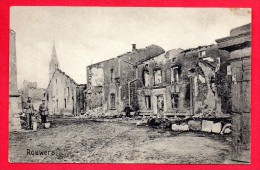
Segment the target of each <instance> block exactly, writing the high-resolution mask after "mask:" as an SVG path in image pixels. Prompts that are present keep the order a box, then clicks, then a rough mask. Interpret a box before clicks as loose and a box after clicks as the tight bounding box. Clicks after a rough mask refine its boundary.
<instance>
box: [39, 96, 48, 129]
mask: <svg viewBox="0 0 260 170" xmlns="http://www.w3.org/2000/svg"><path fill="white" fill-rule="evenodd" d="M47 111H48V108H47V106H46V104H45V100H42V104H41V105H40V106H39V113H40V115H41V123H42V124H43V125H44V124H45V123H46V118H47V115H48V112H47Z"/></svg>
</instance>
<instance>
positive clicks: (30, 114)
mask: <svg viewBox="0 0 260 170" xmlns="http://www.w3.org/2000/svg"><path fill="white" fill-rule="evenodd" d="M23 109H24V113H25V116H26V129H27V130H32V129H33V122H35V123H37V120H38V117H39V115H40V117H41V124H42V125H44V124H45V123H46V122H47V116H48V107H47V105H46V103H45V100H42V103H41V104H40V106H39V115H38V113H37V110H35V109H34V106H33V102H32V98H31V97H28V99H27V102H26V103H25V104H24V106H23Z"/></svg>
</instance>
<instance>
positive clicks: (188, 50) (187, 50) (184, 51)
mask: <svg viewBox="0 0 260 170" xmlns="http://www.w3.org/2000/svg"><path fill="white" fill-rule="evenodd" d="M212 46H214V44H211V45H204V46H198V47H196V48H188V49H186V50H183V51H182V52H181V53H187V52H193V51H199V50H201V49H206V48H208V47H212Z"/></svg>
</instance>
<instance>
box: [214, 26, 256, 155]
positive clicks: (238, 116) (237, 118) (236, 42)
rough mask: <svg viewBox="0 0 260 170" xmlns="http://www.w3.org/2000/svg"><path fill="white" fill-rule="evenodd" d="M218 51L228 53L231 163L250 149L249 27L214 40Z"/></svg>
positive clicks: (238, 29)
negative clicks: (221, 50) (245, 150)
mask: <svg viewBox="0 0 260 170" xmlns="http://www.w3.org/2000/svg"><path fill="white" fill-rule="evenodd" d="M216 42H217V43H218V48H220V49H223V50H227V51H228V52H230V58H229V65H228V70H229V72H230V75H231V81H232V82H231V104H232V110H231V113H232V126H233V127H232V128H233V133H232V134H233V139H234V140H233V146H234V151H235V152H234V153H235V154H234V155H233V157H234V159H236V158H239V157H240V154H241V150H242V149H249V148H250V117H251V116H250V113H251V108H250V93H251V88H250V86H251V24H247V25H243V26H241V27H237V28H234V29H232V30H231V31H230V36H228V37H224V38H221V39H218V40H216Z"/></svg>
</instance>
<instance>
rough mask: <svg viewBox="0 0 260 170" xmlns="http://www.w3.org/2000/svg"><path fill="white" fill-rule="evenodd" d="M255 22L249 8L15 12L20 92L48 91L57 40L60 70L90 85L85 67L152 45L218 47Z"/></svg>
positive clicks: (13, 23) (35, 9)
mask: <svg viewBox="0 0 260 170" xmlns="http://www.w3.org/2000/svg"><path fill="white" fill-rule="evenodd" d="M250 22H251V12H250V10H249V9H228V8H226V9H220V8H214V9H212V8H211V9H209V8H208V9H205V8H204V9H202V8H196V9H195V8H186V9H184V8H103V7H102V8H96V7H95V8H94V7H86V8H83V7H12V8H11V22H10V23H11V25H10V27H11V29H13V30H14V31H15V32H16V47H17V49H16V50H17V51H16V52H17V70H18V87H19V88H21V86H22V82H23V80H29V81H36V82H37V83H38V87H44V88H46V87H47V85H48V82H49V61H50V59H51V51H52V45H53V40H54V41H55V44H56V51H57V56H58V60H59V62H60V69H61V70H63V71H65V72H66V73H67V74H68V75H69V76H71V77H72V78H73V79H74V80H75V81H76V82H77V83H80V84H81V83H86V66H87V65H90V64H91V63H95V62H99V61H102V60H106V59H109V58H113V57H116V56H118V55H120V54H123V53H125V52H128V51H130V50H131V44H133V43H135V44H137V48H144V47H146V46H149V45H151V44H156V45H159V46H161V47H162V48H163V49H164V50H165V51H167V50H171V49H175V48H182V49H187V48H193V47H197V46H200V45H209V44H213V43H215V41H214V40H215V39H218V38H222V37H225V36H228V35H229V31H230V29H232V28H234V27H237V26H240V25H244V24H247V23H250Z"/></svg>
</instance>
